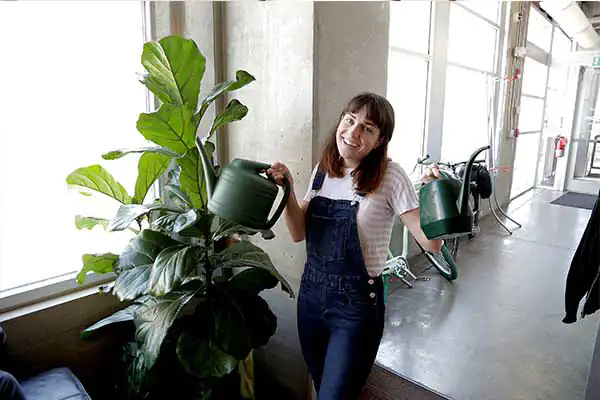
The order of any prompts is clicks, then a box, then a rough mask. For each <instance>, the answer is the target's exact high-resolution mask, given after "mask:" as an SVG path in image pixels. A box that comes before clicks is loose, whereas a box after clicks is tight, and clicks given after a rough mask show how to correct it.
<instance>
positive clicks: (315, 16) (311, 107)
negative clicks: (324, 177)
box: [221, 1, 389, 399]
mask: <svg viewBox="0 0 600 400" xmlns="http://www.w3.org/2000/svg"><path fill="white" fill-rule="evenodd" d="M222 24H223V29H222V32H221V34H222V35H223V39H222V40H223V46H224V47H223V48H224V53H225V59H224V66H225V75H226V76H225V77H226V78H231V77H233V76H234V74H235V71H236V70H237V69H245V70H247V71H248V72H249V73H251V74H252V75H253V76H254V77H256V81H255V82H254V83H252V84H251V85H249V86H247V87H245V88H243V89H242V90H240V91H238V92H235V93H233V94H232V97H235V98H237V99H239V100H240V101H241V102H242V103H244V104H245V105H247V106H248V108H249V113H248V115H247V116H246V118H244V120H242V121H239V122H236V123H233V124H229V125H228V127H227V130H226V131H225V132H222V134H224V136H226V140H225V142H226V144H227V153H228V159H229V160H231V159H233V158H236V157H241V158H250V159H254V160H258V161H264V162H273V161H282V162H284V163H285V164H286V165H288V167H289V168H290V169H291V171H292V173H293V177H294V185H295V193H296V195H297V196H298V198H299V199H301V198H302V197H303V196H304V194H305V192H306V190H307V185H308V181H309V179H310V174H311V171H312V168H313V167H314V165H315V163H316V161H317V159H318V156H319V151H320V149H321V147H322V145H323V143H324V140H325V138H326V137H327V135H329V134H330V132H331V129H332V128H333V127H334V125H335V123H336V122H337V117H338V115H339V113H340V111H341V109H342V108H343V106H344V105H345V103H346V102H347V101H348V100H350V98H351V97H352V96H354V95H355V94H357V93H359V92H361V91H364V90H370V91H375V92H377V93H380V94H382V95H385V94H386V87H387V57H388V36H389V35H388V29H389V5H388V3H387V2H314V3H312V2H306V3H304V2H300V3H298V2H275V1H272V2H247V3H246V2H231V3H226V4H225V5H224V10H223V21H222ZM274 231H275V234H276V235H277V237H276V238H275V239H273V240H272V241H263V240H260V239H258V240H260V245H261V246H262V247H263V248H264V249H265V250H266V251H268V252H269V255H270V256H271V258H272V260H273V262H274V264H275V266H276V267H277V268H278V269H279V271H280V272H281V273H282V274H283V275H284V276H285V277H286V278H287V279H288V280H289V281H290V283H291V284H292V286H293V287H294V290H296V291H297V288H298V286H299V281H300V277H301V274H302V271H303V267H304V262H305V260H306V253H305V249H304V242H303V243H299V244H295V243H292V241H291V239H290V237H289V234H288V232H287V228H286V226H285V222H284V220H283V218H282V219H281V220H280V221H278V223H277V224H276V226H275V228H274ZM264 297H265V298H266V299H267V300H268V301H269V304H270V306H271V308H272V309H273V312H275V314H276V315H277V317H278V329H277V333H276V334H275V336H274V337H273V338H272V339H271V341H270V342H269V343H268V344H267V345H266V346H265V347H264V348H263V349H261V351H260V352H258V357H257V364H258V365H259V366H260V368H264V369H266V370H267V372H268V373H269V375H270V378H272V379H273V380H274V382H273V383H274V385H276V386H279V394H281V395H282V396H285V398H294V399H306V398H308V397H309V396H310V394H311V389H310V387H309V384H308V383H309V378H308V373H307V370H306V367H305V364H304V360H303V358H302V354H301V352H300V347H299V343H298V335H297V329H296V301H295V299H290V298H289V297H287V296H286V295H285V294H284V293H282V292H280V291H279V290H271V291H269V292H266V293H264ZM274 389H275V390H276V391H277V388H274ZM282 398H283V397H282Z"/></svg>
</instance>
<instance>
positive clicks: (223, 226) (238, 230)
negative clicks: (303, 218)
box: [213, 218, 275, 241]
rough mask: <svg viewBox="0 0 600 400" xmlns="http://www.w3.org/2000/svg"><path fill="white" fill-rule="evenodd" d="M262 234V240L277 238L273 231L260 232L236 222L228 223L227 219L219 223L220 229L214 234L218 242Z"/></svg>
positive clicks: (214, 238)
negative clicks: (231, 237)
mask: <svg viewBox="0 0 600 400" xmlns="http://www.w3.org/2000/svg"><path fill="white" fill-rule="evenodd" d="M257 233H260V234H261V236H262V238H263V239H265V240H271V239H273V238H274V237H275V234H274V233H273V231H272V230H270V229H269V230H258V229H252V228H248V227H246V226H244V225H240V224H238V223H235V222H231V221H228V220H226V219H223V218H221V219H220V221H219V228H218V229H217V230H216V231H215V233H214V234H213V240H215V241H217V240H220V239H222V238H226V237H229V236H233V235H249V236H252V235H256V234H257Z"/></svg>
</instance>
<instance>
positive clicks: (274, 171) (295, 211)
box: [267, 162, 308, 242]
mask: <svg viewBox="0 0 600 400" xmlns="http://www.w3.org/2000/svg"><path fill="white" fill-rule="evenodd" d="M267 173H268V174H270V175H272V176H273V179H274V180H275V182H276V183H277V184H278V185H283V180H284V179H287V180H288V182H289V183H290V186H291V191H290V197H289V198H288V202H287V205H286V207H285V223H286V225H287V227H288V231H289V232H290V236H291V237H292V240H293V241H294V242H301V241H303V240H304V236H305V220H304V216H305V213H306V207H307V205H308V202H307V201H304V200H303V201H302V203H301V204H298V199H297V198H296V193H295V192H294V180H293V179H292V175H291V174H290V171H289V169H288V168H287V167H286V166H285V165H284V164H283V163H280V162H276V163H274V164H273V165H271V168H269V170H268V171H267Z"/></svg>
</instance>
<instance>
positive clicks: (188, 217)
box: [173, 209, 201, 233]
mask: <svg viewBox="0 0 600 400" xmlns="http://www.w3.org/2000/svg"><path fill="white" fill-rule="evenodd" d="M200 215H201V214H199V212H197V211H196V210H194V209H191V210H189V211H187V212H185V213H182V214H179V216H178V217H177V219H176V220H175V223H174V224H173V232H175V233H179V232H181V231H183V230H184V229H187V228H189V227H191V226H193V225H194V224H195V223H196V221H198V219H199V218H200Z"/></svg>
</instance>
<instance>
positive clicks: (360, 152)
mask: <svg viewBox="0 0 600 400" xmlns="http://www.w3.org/2000/svg"><path fill="white" fill-rule="evenodd" d="M393 131H394V110H393V108H392V106H391V104H390V103H389V102H388V101H387V100H386V99H385V98H384V97H382V96H379V95H377V94H374V93H361V94H359V95H357V96H355V97H354V98H353V99H351V100H350V102H349V103H348V104H347V106H346V107H345V108H344V110H343V111H342V113H341V114H340V117H339V120H338V124H337V127H336V129H334V130H333V132H332V133H331V136H330V138H329V140H328V142H327V143H326V146H325V148H324V151H323V154H322V155H321V158H320V161H319V163H318V164H317V166H316V167H315V169H314V170H313V173H312V177H311V180H310V184H309V187H308V190H307V192H306V195H305V196H304V198H303V200H302V202H301V203H300V204H299V203H298V200H297V199H296V197H295V195H294V191H293V190H292V191H291V193H292V194H291V195H290V198H289V201H288V204H287V207H286V213H285V221H286V224H287V227H288V230H289V232H290V235H291V237H292V239H293V240H294V241H295V242H299V241H302V240H304V239H306V250H307V262H306V264H305V269H304V272H303V275H302V280H301V285H300V290H299V294H298V334H299V338H300V345H301V348H302V353H303V355H304V359H305V361H306V363H307V366H308V369H309V372H310V374H311V376H312V378H313V382H314V385H315V389H316V391H317V393H318V399H319V400H334V399H335V400H339V399H343V400H347V399H357V398H358V397H359V395H360V392H361V391H362V388H363V386H364V384H365V382H366V379H367V377H368V375H369V373H370V370H371V367H372V365H373V363H374V361H375V357H376V355H377V349H378V347H379V343H380V341H381V337H382V334H383V326H384V311H385V307H384V304H383V280H382V277H381V272H382V269H383V267H384V265H385V261H386V258H387V249H388V246H389V242H390V237H391V233H392V225H393V220H394V217H395V216H399V217H400V219H401V221H402V222H403V223H404V224H405V225H406V226H407V227H408V229H409V230H410V232H411V234H412V235H413V236H414V237H415V238H416V240H418V241H419V243H420V244H421V245H422V246H423V247H424V248H425V249H426V250H429V251H434V252H436V251H440V248H441V244H442V242H441V241H438V240H434V241H431V240H428V239H427V238H426V237H425V235H424V234H423V232H422V231H421V226H420V218H419V201H418V197H417V195H416V193H415V190H414V189H413V186H412V183H411V181H410V179H409V178H408V176H407V175H406V173H405V172H404V171H403V169H402V168H401V167H400V166H399V165H398V164H397V163H395V162H392V161H391V160H389V159H388V157H387V148H388V143H389V142H390V139H391V138H392V133H393ZM268 173H270V174H271V175H273V177H274V178H275V180H276V181H277V182H278V183H279V184H282V182H283V179H288V180H289V182H290V184H293V180H292V179H291V174H290V172H289V170H288V168H287V167H286V166H285V165H284V164H282V163H279V162H278V163H275V164H273V165H272V166H271V168H270V170H269V171H268ZM438 176H439V171H437V170H436V169H434V170H430V171H429V172H428V173H427V174H426V176H424V179H425V180H428V179H432V178H435V177H438Z"/></svg>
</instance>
